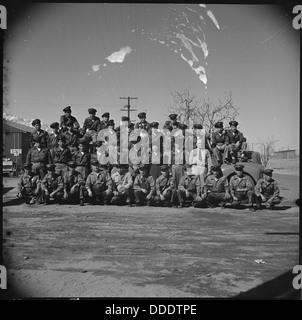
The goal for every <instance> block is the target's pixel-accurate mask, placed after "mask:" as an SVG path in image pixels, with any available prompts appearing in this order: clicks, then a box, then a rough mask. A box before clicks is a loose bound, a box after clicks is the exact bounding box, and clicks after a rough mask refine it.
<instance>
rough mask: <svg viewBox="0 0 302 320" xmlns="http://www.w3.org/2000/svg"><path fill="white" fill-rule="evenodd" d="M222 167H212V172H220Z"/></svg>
mask: <svg viewBox="0 0 302 320" xmlns="http://www.w3.org/2000/svg"><path fill="white" fill-rule="evenodd" d="M220 169H221V167H220V165H215V166H213V167H212V171H220Z"/></svg>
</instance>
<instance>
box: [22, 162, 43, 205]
mask: <svg viewBox="0 0 302 320" xmlns="http://www.w3.org/2000/svg"><path fill="white" fill-rule="evenodd" d="M31 167H32V164H31V163H29V164H27V163H25V164H24V166H23V169H24V173H22V174H21V176H20V179H19V182H18V187H17V190H18V194H17V196H18V198H22V199H23V200H24V201H25V203H26V204H34V203H35V200H36V196H37V192H38V184H39V176H38V175H35V174H34V173H33V172H32V171H31Z"/></svg>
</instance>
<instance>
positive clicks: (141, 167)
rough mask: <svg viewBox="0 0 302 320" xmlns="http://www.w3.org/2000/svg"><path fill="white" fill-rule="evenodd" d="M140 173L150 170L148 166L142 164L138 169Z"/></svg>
mask: <svg viewBox="0 0 302 320" xmlns="http://www.w3.org/2000/svg"><path fill="white" fill-rule="evenodd" d="M138 169H139V171H145V170H148V166H147V165H145V164H142V165H140V166H139V167H138Z"/></svg>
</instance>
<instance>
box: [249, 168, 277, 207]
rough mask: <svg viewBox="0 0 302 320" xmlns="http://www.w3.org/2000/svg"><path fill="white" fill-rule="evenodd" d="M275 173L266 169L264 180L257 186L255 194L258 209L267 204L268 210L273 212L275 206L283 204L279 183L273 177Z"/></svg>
mask: <svg viewBox="0 0 302 320" xmlns="http://www.w3.org/2000/svg"><path fill="white" fill-rule="evenodd" d="M273 171H274V170H272V169H265V170H264V171H263V174H264V176H263V178H262V179H260V180H259V181H258V183H257V184H256V187H255V194H256V197H257V208H258V209H261V204H262V203H265V206H266V208H268V209H269V210H273V209H274V207H275V205H276V204H279V203H280V202H281V198H280V197H279V194H280V189H279V187H278V183H277V182H276V180H274V179H273V177H272V175H273Z"/></svg>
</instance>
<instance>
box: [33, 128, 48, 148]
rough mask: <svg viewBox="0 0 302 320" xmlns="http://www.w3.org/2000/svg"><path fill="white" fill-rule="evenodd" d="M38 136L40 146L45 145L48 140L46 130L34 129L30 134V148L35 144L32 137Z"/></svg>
mask: <svg viewBox="0 0 302 320" xmlns="http://www.w3.org/2000/svg"><path fill="white" fill-rule="evenodd" d="M36 138H40V139H41V147H44V148H46V147H47V140H48V132H47V131H45V130H42V129H41V130H40V131H39V132H38V131H34V132H32V133H31V134H30V140H29V141H30V147H31V148H32V147H33V146H34V144H35V142H34V139H36Z"/></svg>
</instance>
